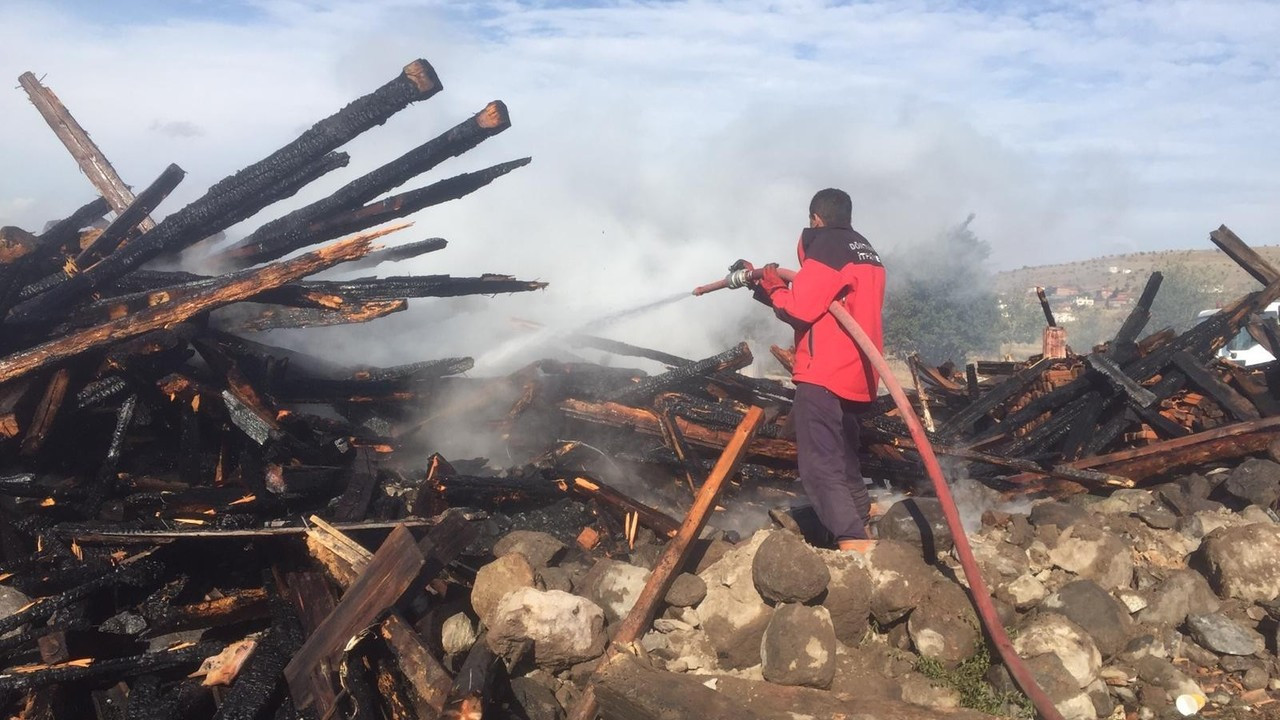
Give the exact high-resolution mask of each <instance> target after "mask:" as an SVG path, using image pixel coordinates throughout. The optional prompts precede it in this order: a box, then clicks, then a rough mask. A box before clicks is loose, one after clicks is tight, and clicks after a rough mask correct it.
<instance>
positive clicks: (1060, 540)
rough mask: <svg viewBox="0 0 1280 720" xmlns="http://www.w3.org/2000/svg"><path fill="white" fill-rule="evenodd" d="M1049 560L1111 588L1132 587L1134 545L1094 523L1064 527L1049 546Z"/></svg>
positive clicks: (1055, 564) (1056, 565) (1064, 568)
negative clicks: (1131, 546)
mask: <svg viewBox="0 0 1280 720" xmlns="http://www.w3.org/2000/svg"><path fill="white" fill-rule="evenodd" d="M1037 507H1039V506H1037ZM1049 560H1050V562H1052V563H1053V564H1054V566H1055V567H1059V568H1062V569H1063V570H1066V571H1067V572H1071V573H1075V574H1076V575H1079V576H1081V577H1083V578H1087V579H1089V580H1093V581H1095V582H1097V583H1098V584H1099V585H1101V586H1102V587H1103V588H1105V589H1107V590H1115V589H1119V588H1124V587H1129V583H1131V582H1132V581H1133V553H1132V550H1131V548H1130V546H1129V545H1127V544H1126V543H1125V542H1124V541H1123V540H1121V539H1120V538H1119V537H1117V536H1115V535H1113V534H1111V533H1109V532H1106V531H1105V530H1102V529H1101V528H1098V527H1096V526H1093V525H1076V526H1073V527H1069V528H1067V529H1066V530H1063V531H1062V533H1061V534H1060V535H1058V537H1057V539H1056V540H1055V541H1054V543H1053V545H1052V546H1051V547H1049Z"/></svg>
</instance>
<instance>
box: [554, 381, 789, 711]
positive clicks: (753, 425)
mask: <svg viewBox="0 0 1280 720" xmlns="http://www.w3.org/2000/svg"><path fill="white" fill-rule="evenodd" d="M763 423H764V411H763V410H761V409H760V408H758V407H752V408H751V409H749V410H747V414H746V416H745V417H743V418H742V422H741V423H740V424H739V425H738V429H737V430H734V431H733V439H732V440H730V441H729V444H728V445H726V446H725V448H724V452H723V453H721V454H720V459H719V460H718V461H717V462H716V466H715V467H714V468H713V469H712V470H711V474H710V475H709V476H708V477H707V481H706V482H704V483H702V487H701V488H700V489H699V490H698V495H697V497H695V498H694V499H693V505H692V506H690V508H689V512H688V514H686V515H685V517H684V522H683V523H681V525H680V530H679V531H678V532H677V533H676V536H675V538H673V539H672V540H671V542H669V543H667V547H666V549H665V550H663V551H662V556H661V557H660V558H658V562H657V564H655V565H654V566H653V572H652V573H650V574H649V580H648V581H647V582H645V584H644V589H643V590H641V591H640V597H638V598H637V599H636V603H635V605H634V606H632V608H631V612H629V613H627V617H626V618H624V619H623V621H622V622H621V623H620V624H619V625H618V631H617V632H616V633H615V634H614V636H613V644H612V645H610V647H609V650H607V651H606V652H605V656H604V659H603V660H602V661H601V663H600V665H601V667H603V666H604V665H606V664H607V663H608V661H609V658H611V657H613V656H614V655H616V654H617V650H616V649H615V648H616V647H617V646H618V645H626V644H627V643H632V642H635V641H636V640H639V639H640V637H641V636H642V635H644V633H645V631H646V630H647V629H648V628H649V624H650V623H651V622H653V615H654V613H655V612H657V610H658V604H659V603H660V602H662V598H664V597H666V594H667V590H669V589H671V583H672V582H673V581H674V580H675V578H676V574H677V573H679V572H680V568H681V567H682V566H683V565H684V562H685V560H686V559H688V557H689V550H690V548H691V547H692V546H693V541H694V540H696V539H697V538H698V534H699V533H701V532H702V528H703V527H704V526H705V525H706V524H707V518H708V517H709V516H710V515H711V511H712V509H713V508H714V507H715V504H716V499H717V498H719V497H720V490H721V488H723V487H724V485H725V483H727V482H728V481H729V478H730V477H732V476H733V474H734V472H736V471H737V469H738V465H739V464H740V463H741V462H742V457H743V456H744V455H745V454H746V452H747V445H749V444H750V443H751V439H752V438H753V437H755V434H756V432H757V431H759V429H760V425H761V424H763ZM596 707H597V706H596V697H595V687H594V685H593V683H592V682H588V683H587V687H586V689H585V690H583V692H582V697H581V698H579V700H578V704H577V705H576V706H574V708H573V711H572V712H570V713H569V720H591V718H594V717H595V714H596Z"/></svg>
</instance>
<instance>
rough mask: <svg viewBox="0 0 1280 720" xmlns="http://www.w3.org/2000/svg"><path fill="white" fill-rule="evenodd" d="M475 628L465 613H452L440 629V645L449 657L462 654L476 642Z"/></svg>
mask: <svg viewBox="0 0 1280 720" xmlns="http://www.w3.org/2000/svg"><path fill="white" fill-rule="evenodd" d="M476 637H477V634H476V628H475V625H473V624H472V622H471V618H469V617H467V614H466V613H454V614H453V615H450V616H449V619H448V620H445V621H444V624H443V625H441V627H440V645H441V646H442V647H443V648H444V651H445V652H446V653H448V654H450V655H454V654H457V653H464V652H466V651H467V650H469V649H471V646H472V644H474V643H475V641H476Z"/></svg>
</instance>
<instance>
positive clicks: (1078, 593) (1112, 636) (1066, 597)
mask: <svg viewBox="0 0 1280 720" xmlns="http://www.w3.org/2000/svg"><path fill="white" fill-rule="evenodd" d="M1041 606H1042V607H1044V608H1047V609H1049V610H1053V611H1054V612H1057V613H1061V614H1062V615H1063V616H1064V617H1066V618H1067V619H1069V620H1071V621H1072V622H1074V623H1075V624H1077V625H1079V626H1080V627H1082V628H1084V630H1085V632H1087V633H1089V637H1091V638H1093V642H1094V644H1096V645H1097V646H1098V652H1100V653H1102V657H1103V658H1109V657H1112V656H1113V655H1115V654H1116V653H1118V652H1120V650H1122V649H1123V648H1124V646H1125V643H1127V642H1128V641H1129V635H1130V632H1131V630H1132V627H1133V621H1132V620H1131V619H1130V618H1129V613H1128V610H1127V609H1126V608H1125V607H1124V606H1123V605H1121V604H1120V602H1119V601H1118V600H1116V599H1115V598H1113V597H1111V595H1110V594H1109V593H1108V592H1107V591H1106V590H1103V589H1102V586H1101V585H1098V584H1097V583H1095V582H1093V581H1092V580H1076V581H1075V582H1071V583H1067V584H1066V585H1063V586H1062V587H1061V588H1060V589H1059V590H1058V591H1057V592H1056V593H1054V594H1052V595H1050V596H1049V597H1047V598H1045V600H1044V602H1043V603H1042V605H1041Z"/></svg>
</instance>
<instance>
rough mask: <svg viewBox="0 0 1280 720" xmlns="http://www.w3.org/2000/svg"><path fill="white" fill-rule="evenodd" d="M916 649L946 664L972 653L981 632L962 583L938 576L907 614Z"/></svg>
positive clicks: (948, 664) (909, 629)
mask: <svg viewBox="0 0 1280 720" xmlns="http://www.w3.org/2000/svg"><path fill="white" fill-rule="evenodd" d="M907 632H908V633H909V634H910V635H911V643H912V644H913V645H914V646H915V648H916V652H918V653H920V654H921V655H922V656H924V657H927V658H933V659H935V660H937V661H939V662H941V663H942V664H943V665H945V666H947V667H955V666H956V665H958V664H960V662H961V661H963V660H965V659H967V658H969V657H972V656H973V653H974V652H975V651H976V650H977V649H978V643H979V642H981V641H982V636H981V635H979V634H978V618H977V616H975V615H974V613H973V609H972V607H971V604H970V602H969V596H968V595H966V594H965V592H964V590H962V589H960V586H959V585H956V584H955V583H953V582H951V581H949V580H939V581H937V582H935V583H934V585H933V589H932V590H930V591H929V593H928V594H927V595H926V596H925V598H924V600H923V601H922V602H921V603H920V605H919V607H917V608H916V609H915V610H913V611H912V612H911V615H910V616H909V617H908V618H907Z"/></svg>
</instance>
